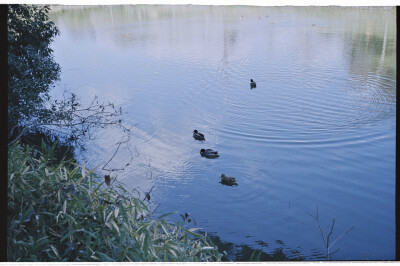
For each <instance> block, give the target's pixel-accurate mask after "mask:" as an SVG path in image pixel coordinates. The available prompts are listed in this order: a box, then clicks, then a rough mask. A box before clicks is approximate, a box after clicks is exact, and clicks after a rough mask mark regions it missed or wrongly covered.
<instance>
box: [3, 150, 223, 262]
mask: <svg viewBox="0 0 400 266" xmlns="http://www.w3.org/2000/svg"><path fill="white" fill-rule="evenodd" d="M54 148H55V146H54V145H53V147H52V148H50V149H49V150H46V149H45V148H44V146H43V149H42V151H41V152H38V151H35V150H33V149H32V148H30V147H29V146H23V145H20V144H19V143H15V144H14V145H12V146H10V147H9V150H8V216H7V226H8V235H7V244H8V245H7V256H8V260H9V261H202V262H205V261H220V259H221V254H220V253H219V252H218V250H217V248H216V247H215V246H214V245H213V244H212V242H210V241H209V240H208V239H207V236H206V235H203V234H200V233H196V230H198V229H199V228H187V227H188V224H187V223H177V222H172V221H170V220H169V219H168V218H169V215H170V214H166V215H162V216H160V217H153V215H152V214H151V212H150V211H149V209H148V207H147V205H146V204H145V203H144V202H143V201H142V200H140V199H138V198H137V197H134V196H133V195H132V194H131V193H130V192H129V191H127V190H126V189H125V188H124V187H123V186H118V185H116V186H114V185H113V186H110V187H108V186H105V185H104V182H103V181H100V180H102V179H100V178H99V177H98V176H96V173H95V172H94V170H90V169H87V168H86V167H85V165H84V164H82V165H77V164H75V163H73V162H72V161H71V160H61V161H55V160H54V159H53V156H52V154H53V151H54Z"/></svg>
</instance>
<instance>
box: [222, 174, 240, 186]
mask: <svg viewBox="0 0 400 266" xmlns="http://www.w3.org/2000/svg"><path fill="white" fill-rule="evenodd" d="M221 184H224V185H227V186H233V185H236V186H237V185H238V184H237V183H236V179H235V178H234V177H232V176H227V175H225V174H222V175H221Z"/></svg>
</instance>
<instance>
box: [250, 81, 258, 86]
mask: <svg viewBox="0 0 400 266" xmlns="http://www.w3.org/2000/svg"><path fill="white" fill-rule="evenodd" d="M255 87H257V85H256V83H255V82H254V80H253V79H251V80H250V88H255Z"/></svg>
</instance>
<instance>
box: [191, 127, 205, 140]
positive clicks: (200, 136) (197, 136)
mask: <svg viewBox="0 0 400 266" xmlns="http://www.w3.org/2000/svg"><path fill="white" fill-rule="evenodd" d="M193 138H194V139H196V140H206V139H205V138H204V134H201V133H199V132H198V131H197V130H196V129H195V130H193Z"/></svg>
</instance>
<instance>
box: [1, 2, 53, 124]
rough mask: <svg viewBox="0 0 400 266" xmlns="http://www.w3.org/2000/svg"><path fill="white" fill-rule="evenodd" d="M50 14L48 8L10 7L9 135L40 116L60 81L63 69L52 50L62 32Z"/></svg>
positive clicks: (8, 28) (34, 6) (8, 25)
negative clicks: (50, 17) (51, 91)
mask: <svg viewBox="0 0 400 266" xmlns="http://www.w3.org/2000/svg"><path fill="white" fill-rule="evenodd" d="M48 12H49V7H48V6H39V5H9V6H8V18H7V30H8V68H9V72H8V73H9V74H8V75H9V77H8V131H9V132H10V130H11V129H12V128H14V126H16V125H18V124H19V123H20V122H21V121H23V120H27V119H29V118H30V117H32V116H40V113H41V112H43V110H45V109H46V108H45V107H44V102H45V100H46V99H47V100H48V99H49V96H48V94H47V93H48V92H49V90H50V89H51V87H52V86H53V85H54V82H55V81H57V80H58V79H59V73H60V66H59V65H58V64H57V63H56V62H55V61H54V59H53V54H52V52H53V51H52V49H51V48H50V43H51V42H52V41H53V38H54V37H55V36H56V35H57V34H58V33H59V31H58V29H57V28H56V26H55V25H54V23H53V22H52V21H50V20H49V17H48V15H47V14H48Z"/></svg>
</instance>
